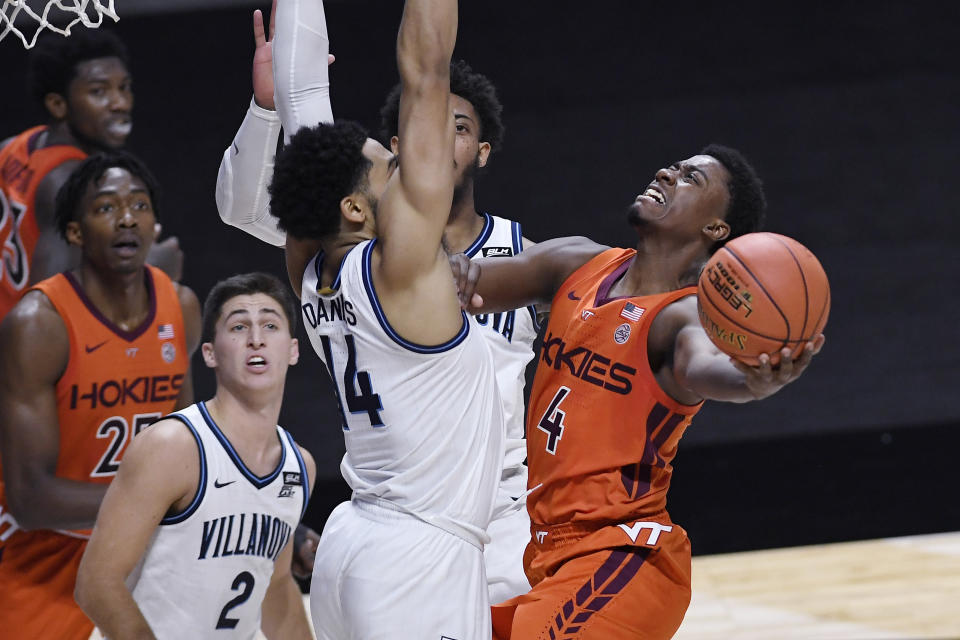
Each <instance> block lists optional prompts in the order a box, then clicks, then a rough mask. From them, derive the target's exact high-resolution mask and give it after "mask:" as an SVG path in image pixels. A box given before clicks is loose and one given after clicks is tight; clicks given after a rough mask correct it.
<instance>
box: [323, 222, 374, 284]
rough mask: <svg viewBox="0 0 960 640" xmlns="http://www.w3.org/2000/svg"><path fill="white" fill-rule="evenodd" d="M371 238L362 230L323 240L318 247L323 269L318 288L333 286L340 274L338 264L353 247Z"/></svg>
mask: <svg viewBox="0 0 960 640" xmlns="http://www.w3.org/2000/svg"><path fill="white" fill-rule="evenodd" d="M371 238H372V236H371V235H370V234H369V233H367V232H366V231H364V230H362V229H361V230H358V231H355V232H350V233H341V234H339V235H337V236H336V237H333V238H330V239H329V240H324V241H323V242H322V243H321V245H320V250H321V251H323V267H322V271H321V274H320V275H321V277H320V286H321V287H329V286H332V285H333V282H334V280H336V278H337V273H339V272H340V263H341V262H342V261H343V257H344V256H345V255H347V253H349V252H350V250H351V249H353V248H354V247H355V246H357V245H358V244H360V243H361V242H364V241H365V240H370V239H371Z"/></svg>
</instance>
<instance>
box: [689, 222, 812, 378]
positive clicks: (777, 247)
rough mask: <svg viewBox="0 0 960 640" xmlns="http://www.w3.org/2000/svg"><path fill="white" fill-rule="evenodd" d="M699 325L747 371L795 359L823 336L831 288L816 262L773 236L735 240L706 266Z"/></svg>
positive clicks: (790, 242) (803, 250)
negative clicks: (785, 352)
mask: <svg viewBox="0 0 960 640" xmlns="http://www.w3.org/2000/svg"><path fill="white" fill-rule="evenodd" d="M697 306H698V308H699V311H700V323H701V324H702V325H703V328H704V329H705V330H706V332H707V335H708V336H710V340H712V341H713V343H714V344H715V345H717V347H718V348H719V349H720V350H721V351H723V352H724V353H727V354H729V355H731V356H733V357H735V358H737V359H738V360H740V361H742V362H745V363H746V364H749V365H754V366H755V365H757V364H758V362H759V361H758V360H757V357H758V356H759V355H760V354H762V353H767V354H770V361H771V363H772V364H777V363H778V362H779V361H780V350H781V349H783V348H785V347H789V348H790V349H791V350H792V354H793V357H797V355H799V353H800V351H801V350H802V349H803V346H804V345H805V344H806V343H807V342H808V341H810V340H812V339H813V338H814V337H815V336H817V335H818V334H820V333H821V332H822V331H823V328H824V326H826V324H827V315H828V314H829V313H830V284H829V283H828V282H827V274H826V273H824V271H823V267H822V266H820V262H819V261H818V260H817V258H816V256H814V255H813V253H811V252H810V250H809V249H807V248H806V247H805V246H803V245H802V244H800V243H799V242H797V241H796V240H794V239H793V238H788V237H787V236H782V235H779V234H776V233H766V232H763V233H748V234H746V235H743V236H740V237H739V238H734V239H733V240H731V241H730V242H728V243H727V244H726V245H724V246H723V247H721V248H720V249H719V250H717V252H716V253H714V254H713V256H711V258H710V260H709V261H707V265H706V266H705V267H704V269H703V271H702V272H701V273H700V280H699V282H698V283H697Z"/></svg>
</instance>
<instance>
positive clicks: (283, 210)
mask: <svg viewBox="0 0 960 640" xmlns="http://www.w3.org/2000/svg"><path fill="white" fill-rule="evenodd" d="M366 141H367V131H366V129H364V128H363V127H362V126H360V125H359V124H357V123H356V122H352V121H350V120H340V121H338V122H336V123H334V124H323V123H321V124H318V125H317V126H315V127H304V128H302V129H300V130H299V131H298V132H297V133H296V134H294V136H293V138H291V139H290V143H289V144H288V145H286V146H285V147H284V148H283V149H282V150H281V151H280V153H278V154H277V159H276V164H275V165H274V167H273V180H272V181H271V182H270V187H269V190H270V212H271V213H272V214H273V215H274V216H276V217H277V220H278V221H279V225H280V228H281V229H283V230H284V231H286V232H287V233H289V234H291V235H292V236H294V237H297V238H323V237H326V236H329V235H331V234H335V233H336V232H337V230H339V228H340V201H341V200H343V198H345V197H346V196H348V195H350V194H351V193H354V192H356V191H362V190H363V189H365V188H366V186H367V172H368V171H369V170H370V167H371V166H372V163H371V162H370V160H368V159H367V157H366V156H364V155H363V145H364V144H365V143H366Z"/></svg>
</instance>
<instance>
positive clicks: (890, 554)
mask: <svg viewBox="0 0 960 640" xmlns="http://www.w3.org/2000/svg"><path fill="white" fill-rule="evenodd" d="M675 638H677V640H720V639H721V638H722V639H724V640H727V639H732V638H736V639H737V640H779V639H780V638H790V639H793V638H803V639H807V638H809V639H816V640H872V639H874V638H898V639H900V638H902V639H914V638H943V639H947V638H952V639H957V638H960V532H956V533H945V534H934V535H924V536H911V537H905V538H888V539H882V540H869V541H863V542H845V543H839V544H827V545H817V546H809V547H795V548H789V549H773V550H769V551H751V552H746V553H731V554H724V555H716V556H702V557H698V558H694V560H693V599H692V601H691V604H690V609H689V610H688V611H687V615H686V618H685V619H684V622H683V625H681V627H680V631H679V632H678V633H677V635H676V636H675Z"/></svg>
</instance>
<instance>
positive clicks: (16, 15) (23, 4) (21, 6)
mask: <svg viewBox="0 0 960 640" xmlns="http://www.w3.org/2000/svg"><path fill="white" fill-rule="evenodd" d="M39 2H46V5H45V6H44V7H43V11H42V12H41V13H37V12H35V11H34V10H33V9H31V8H30V7H29V6H28V5H27V0H3V9H2V12H0V27H2V28H3V30H2V31H0V40H3V39H4V38H5V37H7V34H8V33H13V34H16V35H17V37H19V38H20V40H21V42H23V46H24V47H26V48H27V49H29V48H30V47H32V46H33V45H35V44H36V43H37V37H38V36H39V35H40V32H41V31H43V30H44V29H50V30H51V31H55V32H56V33H59V34H60V35H63V36H69V35H70V27H72V26H73V25H75V24H77V23H78V22H82V23H83V25H84V26H85V27H89V28H91V29H96V28H97V27H99V26H100V25H101V24H102V23H103V16H108V17H110V18H111V19H112V20H113V21H114V22H117V21H118V20H119V19H120V18H119V17H117V13H116V11H115V10H114V8H113V2H114V0H39ZM39 2H34V3H33V4H35V5H37V4H39ZM54 8H56V9H58V10H59V11H60V12H62V13H65V14H69V15H70V17H69V18H68V20H69V22H68V23H67V25H66V26H65V27H62V28H61V27H58V26H57V25H56V24H54V23H52V22H50V20H48V16H49V14H50V10H51V9H54ZM18 19H19V20H20V21H21V24H23V23H25V22H29V23H30V24H31V25H34V24H35V25H36V27H35V31H34V32H33V36H32V37H31V38H30V39H29V40H28V39H27V36H26V35H25V34H24V32H23V31H20V29H18V28H17V25H16V24H15V22H16V21H17V20H18Z"/></svg>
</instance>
